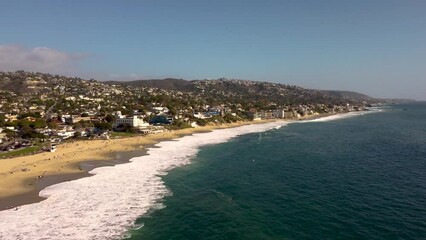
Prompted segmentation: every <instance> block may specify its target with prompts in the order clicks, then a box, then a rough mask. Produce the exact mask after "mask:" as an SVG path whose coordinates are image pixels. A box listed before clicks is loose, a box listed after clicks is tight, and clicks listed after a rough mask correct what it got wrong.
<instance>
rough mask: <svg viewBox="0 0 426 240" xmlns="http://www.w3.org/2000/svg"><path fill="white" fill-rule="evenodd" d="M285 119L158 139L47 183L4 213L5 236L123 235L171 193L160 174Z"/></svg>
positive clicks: (1, 233)
mask: <svg viewBox="0 0 426 240" xmlns="http://www.w3.org/2000/svg"><path fill="white" fill-rule="evenodd" d="M285 124H287V123H286V122H271V123H265V124H255V125H246V126H241V127H237V128H229V129H221V130H214V131H212V132H209V133H200V134H194V135H192V136H185V137H182V138H180V139H177V140H171V141H165V142H161V143H159V144H157V145H156V146H157V147H159V148H157V147H156V148H151V149H149V151H148V155H145V156H141V157H136V158H132V159H131V160H130V162H129V163H127V164H120V165H116V166H108V167H100V168H96V169H94V170H92V171H91V172H90V173H91V174H93V176H91V177H89V178H81V179H78V180H74V181H69V182H63V183H59V184H56V185H52V186H50V187H47V188H46V189H44V190H42V191H41V192H40V196H42V197H45V198H47V199H46V200H44V201H41V202H39V203H34V204H29V205H25V206H21V207H19V208H18V209H17V210H16V209H11V210H5V211H1V212H0V219H1V221H0V239H4V240H8V239H13V240H16V239H22V240H24V239H31V240H34V239H73V240H78V239H119V238H124V237H127V236H126V234H127V233H128V230H129V229H131V228H139V227H141V226H136V225H135V221H136V219H137V218H139V217H140V216H141V215H143V214H146V213H149V211H152V210H155V209H159V208H164V207H165V206H164V205H163V204H162V203H161V199H162V198H163V197H164V196H167V195H170V194H171V192H170V191H169V190H168V189H167V188H166V186H165V185H164V182H163V180H162V178H161V176H162V175H165V174H167V172H168V171H169V170H170V169H172V168H175V167H178V166H182V165H185V164H189V163H190V161H191V159H192V158H193V157H194V156H195V155H196V153H197V152H198V150H199V147H200V146H205V145H209V144H217V143H222V142H226V141H228V140H229V139H231V138H234V137H236V136H238V135H242V134H247V133H255V132H263V131H267V130H270V129H273V128H276V127H279V126H282V125H285Z"/></svg>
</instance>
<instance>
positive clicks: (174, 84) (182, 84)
mask: <svg viewBox="0 0 426 240" xmlns="http://www.w3.org/2000/svg"><path fill="white" fill-rule="evenodd" d="M218 80H225V79H218ZM218 80H184V79H176V78H165V79H147V80H133V81H106V82H105V83H107V84H117V85H127V86H132V87H152V88H158V89H166V90H176V91H193V90H194V89H196V85H197V83H199V82H201V81H218ZM227 81H232V80H227ZM234 81H235V80H234ZM237 81H241V82H255V83H262V84H264V85H268V84H271V85H274V86H277V85H278V86H282V87H289V86H291V85H286V84H280V83H271V82H257V81H248V80H237ZM216 87H218V88H219V89H221V90H225V89H224V87H225V86H224V85H223V84H217V85H216ZM228 87H231V86H230V85H228ZM234 87H235V86H234ZM293 87H295V86H293ZM306 90H311V91H315V92H319V93H323V94H324V95H326V96H329V97H330V98H339V99H342V100H348V101H373V100H375V98H373V97H370V96H368V95H365V94H362V93H357V92H353V91H339V90H315V89H306ZM259 91H262V87H261V86H260V85H257V87H254V88H253V93H254V92H259Z"/></svg>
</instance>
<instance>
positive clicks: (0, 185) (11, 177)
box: [0, 120, 271, 210]
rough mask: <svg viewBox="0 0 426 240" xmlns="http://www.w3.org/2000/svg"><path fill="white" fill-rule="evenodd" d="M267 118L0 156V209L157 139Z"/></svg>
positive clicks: (24, 201)
mask: <svg viewBox="0 0 426 240" xmlns="http://www.w3.org/2000/svg"><path fill="white" fill-rule="evenodd" d="M268 121H271V120H262V121H255V122H237V123H232V124H222V125H209V126H205V127H197V128H187V129H182V130H176V131H168V132H163V133H157V134H149V135H145V136H142V135H141V136H135V137H127V138H117V139H110V140H81V141H75V142H67V143H64V144H61V145H59V146H58V149H57V151H56V152H44V153H39V154H35V155H29V156H23V157H17V158H10V159H1V160H0V210H4V209H9V208H13V207H16V206H20V205H24V204H29V203H33V202H38V201H41V200H43V198H41V197H39V196H38V193H39V191H40V190H42V189H43V188H45V187H47V186H49V185H52V184H56V183H59V182H64V181H69V180H73V179H77V178H81V177H87V176H90V174H88V171H90V170H91V169H93V168H95V167H100V166H104V165H115V164H119V163H124V162H127V161H128V160H129V159H130V158H132V157H136V156H141V155H143V154H144V153H145V152H146V149H147V148H149V147H150V146H152V145H154V144H156V143H158V142H160V141H164V140H171V139H175V138H179V137H182V136H185V135H189V134H193V133H198V132H208V131H212V130H214V129H220V128H230V127H238V126H242V125H246V124H256V123H265V122H268Z"/></svg>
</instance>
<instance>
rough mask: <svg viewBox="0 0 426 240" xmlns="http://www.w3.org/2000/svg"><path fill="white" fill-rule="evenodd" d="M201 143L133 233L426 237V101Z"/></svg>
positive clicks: (163, 235) (135, 235)
mask: <svg viewBox="0 0 426 240" xmlns="http://www.w3.org/2000/svg"><path fill="white" fill-rule="evenodd" d="M331 120H333V117H332V118H328V119H319V120H317V121H313V122H312V121H310V122H304V123H293V124H290V125H287V126H284V127H281V128H278V129H272V130H269V131H266V132H260V133H252V134H247V135H243V136H240V137H238V138H234V139H232V140H230V141H228V142H226V143H221V144H217V145H212V146H205V147H202V148H201V150H200V152H199V153H198V154H197V156H196V157H195V158H193V160H192V164H190V165H186V166H183V167H181V168H176V169H174V170H172V171H171V172H170V173H169V174H168V175H167V176H164V177H163V178H164V181H165V183H166V186H167V187H168V188H169V189H170V190H171V192H172V193H173V195H171V196H168V197H166V198H165V199H164V201H163V204H164V205H165V206H166V207H165V208H163V209H161V210H157V211H154V212H152V213H150V214H147V215H146V216H143V217H141V218H139V219H138V221H137V222H138V223H139V224H143V227H142V228H140V229H139V230H135V231H132V232H131V235H132V238H131V239H135V240H136V239H146V240H153V239H181V240H182V239H386V240H389V239H426V104H412V105H404V106H402V105H399V106H392V107H388V108H384V109H382V111H381V112H376V113H371V114H364V115H359V116H352V117H350V118H344V119H334V120H333V121H331Z"/></svg>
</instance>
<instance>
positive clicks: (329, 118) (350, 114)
mask: <svg viewBox="0 0 426 240" xmlns="http://www.w3.org/2000/svg"><path fill="white" fill-rule="evenodd" d="M379 111H380V110H371V111H357V112H348V113H342V114H336V115H331V116H327V117H322V118H317V119H312V120H304V121H300V122H328V121H334V120H339V119H345V118H350V117H355V116H361V115H365V114H369V113H375V112H379Z"/></svg>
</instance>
